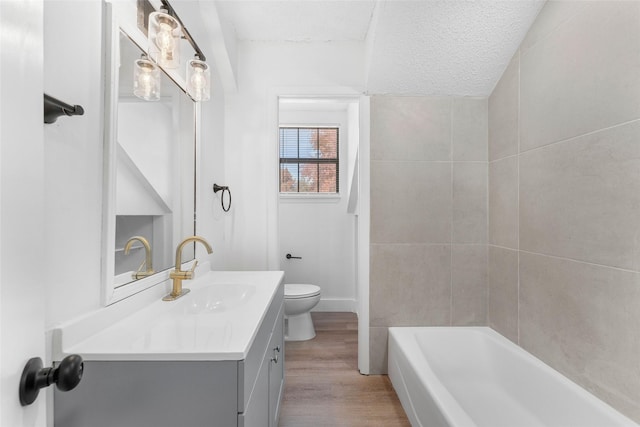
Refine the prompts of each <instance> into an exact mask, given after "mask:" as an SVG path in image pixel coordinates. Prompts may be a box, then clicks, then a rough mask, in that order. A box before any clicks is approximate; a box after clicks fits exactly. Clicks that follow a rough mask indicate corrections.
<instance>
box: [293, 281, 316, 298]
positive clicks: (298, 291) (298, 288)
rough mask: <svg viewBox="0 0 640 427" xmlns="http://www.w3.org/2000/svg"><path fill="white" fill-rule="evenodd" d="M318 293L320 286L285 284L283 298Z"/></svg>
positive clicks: (304, 296)
mask: <svg viewBox="0 0 640 427" xmlns="http://www.w3.org/2000/svg"><path fill="white" fill-rule="evenodd" d="M319 294H320V286H316V285H305V284H285V285H284V297H285V298H307V297H313V296H316V295H319Z"/></svg>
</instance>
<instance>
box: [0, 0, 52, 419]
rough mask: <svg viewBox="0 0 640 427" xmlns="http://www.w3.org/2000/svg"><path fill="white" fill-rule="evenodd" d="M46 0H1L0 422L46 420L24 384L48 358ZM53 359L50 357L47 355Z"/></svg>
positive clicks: (40, 403)
mask: <svg viewBox="0 0 640 427" xmlns="http://www.w3.org/2000/svg"><path fill="white" fill-rule="evenodd" d="M42 33H43V1H42V0H2V1H0V426H2V427H33V426H37V427H42V426H45V424H46V422H45V396H44V393H40V396H39V398H38V399H37V400H36V402H35V403H34V404H32V405H30V406H27V407H24V408H23V407H22V406H20V402H19V399H18V384H19V381H20V375H21V374H22V370H23V368H24V365H25V363H26V362H27V361H28V360H29V359H30V358H31V357H41V358H42V359H45V339H44V328H45V327H44V319H45V314H44V311H45V296H44V293H45V286H44V279H45V277H44V274H43V273H42V271H43V267H44V262H43V256H44V251H43V248H44V244H43V239H44V236H45V230H44V217H45V216H44V215H45V213H44V190H43V187H44V178H43V177H44V162H43V153H44V146H43V116H42V111H43V92H42V91H43V81H42V80H43V37H42ZM45 363H48V361H45Z"/></svg>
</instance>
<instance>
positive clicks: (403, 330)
mask: <svg viewBox="0 0 640 427" xmlns="http://www.w3.org/2000/svg"><path fill="white" fill-rule="evenodd" d="M388 329H389V339H388V352H389V357H388V363H389V372H391V366H390V365H391V361H392V356H391V353H392V343H393V345H395V346H396V347H398V340H399V339H400V340H404V341H403V345H406V346H407V347H408V348H407V349H406V350H411V351H404V352H401V354H402V356H403V358H404V359H405V360H406V361H407V363H409V365H410V367H411V369H412V370H413V372H417V369H416V367H417V366H419V367H420V369H421V370H423V371H422V372H421V374H420V375H417V374H416V377H417V378H419V381H420V383H421V384H422V386H423V387H424V388H426V389H427V390H428V391H429V393H430V394H431V399H432V400H433V401H434V403H435V404H436V405H437V406H438V408H439V410H440V412H441V414H442V416H443V418H444V419H445V420H446V421H447V422H448V423H449V425H451V426H477V424H476V423H475V422H474V421H473V419H472V418H471V417H470V416H469V415H468V414H467V412H466V411H465V410H464V408H463V407H462V406H461V405H460V404H459V403H458V401H457V400H456V399H455V397H454V396H453V395H452V394H451V393H450V392H449V390H448V389H447V387H446V386H444V384H442V382H441V381H440V379H439V378H438V376H437V375H436V374H435V373H434V372H433V370H432V369H431V366H429V364H428V362H427V361H426V360H425V358H424V356H423V349H422V348H421V346H420V344H419V343H418V341H417V340H416V339H415V334H416V332H417V331H420V330H450V331H453V330H458V331H463V330H467V331H475V332H476V333H480V334H482V335H484V336H486V337H487V338H488V339H490V340H491V341H493V342H494V343H496V344H497V345H499V346H501V347H503V348H505V349H507V350H508V351H511V352H513V353H515V356H516V357H523V358H525V359H526V360H527V362H529V363H530V364H532V365H533V366H535V367H536V368H537V369H540V370H542V371H543V372H545V373H548V374H550V375H552V376H553V377H554V378H555V379H556V380H557V381H560V382H561V383H563V385H565V386H567V387H568V388H569V389H570V390H571V392H573V393H576V394H577V395H578V396H579V397H580V398H582V399H584V400H585V401H587V403H588V404H590V405H593V406H594V407H596V408H597V410H600V411H602V412H604V413H606V414H608V415H609V416H610V417H611V418H612V420H613V421H614V422H616V423H617V424H616V426H618V425H619V426H625V427H626V426H629V427H640V424H637V423H636V422H635V421H633V420H632V419H630V418H629V417H627V416H626V415H624V414H623V413H621V412H620V411H618V410H617V409H615V408H614V407H612V406H611V405H610V404H608V403H607V402H605V401H603V400H602V399H600V398H598V397H597V396H595V395H594V394H593V393H591V392H590V391H589V390H587V389H585V388H584V387H582V386H580V385H578V384H577V383H576V382H574V381H572V380H571V379H569V378H568V377H567V376H565V375H564V374H563V373H561V372H560V371H558V370H556V369H555V368H553V367H551V366H549V365H548V364H546V363H545V362H544V361H542V360H541V359H539V358H538V357H537V356H535V355H534V354H532V353H530V352H528V351H527V350H525V349H524V348H522V347H520V346H519V345H517V344H516V343H514V342H513V341H511V340H509V339H508V338H506V337H505V336H503V335H502V334H500V333H499V332H497V331H496V330H494V329H492V328H491V327H488V326H394V327H389V328H388ZM393 351H394V352H396V351H398V350H396V349H395V348H394V349H393ZM389 376H390V379H391V382H392V385H393V387H394V389H396V384H394V381H393V378H391V375H389ZM402 386H403V387H406V384H405V383H404V381H403V383H402ZM396 393H398V392H397V390H396ZM401 403H402V405H403V407H405V402H402V401H401ZM443 405H446V406H443ZM405 411H407V408H406V407H405ZM407 415H408V414H407Z"/></svg>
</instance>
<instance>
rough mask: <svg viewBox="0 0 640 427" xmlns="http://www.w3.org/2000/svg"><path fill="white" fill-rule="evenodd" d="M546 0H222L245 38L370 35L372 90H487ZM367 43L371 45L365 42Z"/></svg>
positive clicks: (220, 6)
mask: <svg viewBox="0 0 640 427" xmlns="http://www.w3.org/2000/svg"><path fill="white" fill-rule="evenodd" d="M544 1H545V0H222V1H218V2H217V3H216V4H217V7H218V10H219V12H220V15H221V17H223V19H224V20H226V21H227V22H229V23H230V24H231V25H232V27H233V28H234V29H235V32H236V37H237V38H238V40H252V41H295V42H328V41H345V40H349V41H362V42H363V49H365V45H367V47H366V49H367V61H368V67H367V71H366V77H367V82H366V89H367V91H368V92H369V93H372V94H376V93H389V94H407V95H408V94H415V95H417V94H428V95H459V96H487V95H489V94H490V93H491V91H492V90H493V88H494V86H495V84H496V82H497V81H498V80H499V78H500V76H501V75H502V73H503V72H504V69H505V68H506V66H507V64H508V62H509V60H510V59H511V56H512V55H513V53H514V52H515V51H516V49H517V48H518V46H519V44H520V42H521V41H522V39H523V38H524V36H525V34H526V32H527V31H528V29H529V27H530V26H531V24H532V23H533V21H534V19H535V17H536V16H537V14H538V12H539V11H540V9H541V8H542V6H543V5H544ZM365 41H366V43H365Z"/></svg>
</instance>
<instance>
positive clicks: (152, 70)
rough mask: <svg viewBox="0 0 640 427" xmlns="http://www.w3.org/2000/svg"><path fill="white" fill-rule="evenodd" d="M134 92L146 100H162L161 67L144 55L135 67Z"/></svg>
mask: <svg viewBox="0 0 640 427" xmlns="http://www.w3.org/2000/svg"><path fill="white" fill-rule="evenodd" d="M133 94H134V95H135V96H137V97H138V98H141V99H144V100H145V101H159V100H160V68H158V66H157V65H156V64H154V63H153V61H150V60H149V59H147V58H146V57H145V56H144V55H143V56H142V58H140V59H137V60H136V62H135V64H134V67H133Z"/></svg>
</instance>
